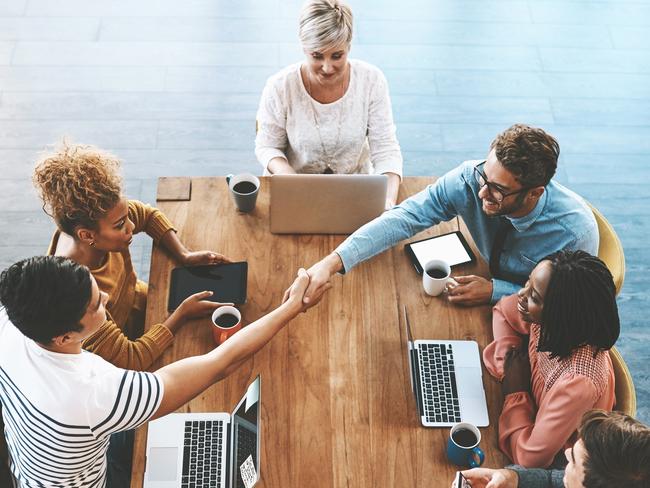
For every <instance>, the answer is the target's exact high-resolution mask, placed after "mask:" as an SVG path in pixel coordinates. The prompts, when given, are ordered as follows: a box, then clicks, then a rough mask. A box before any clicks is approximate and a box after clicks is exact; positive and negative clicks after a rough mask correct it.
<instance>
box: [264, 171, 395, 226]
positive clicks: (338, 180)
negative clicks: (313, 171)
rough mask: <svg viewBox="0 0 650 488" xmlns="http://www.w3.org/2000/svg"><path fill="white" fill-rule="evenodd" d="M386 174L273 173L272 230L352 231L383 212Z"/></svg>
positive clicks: (386, 181) (386, 182) (386, 183)
mask: <svg viewBox="0 0 650 488" xmlns="http://www.w3.org/2000/svg"><path fill="white" fill-rule="evenodd" d="M387 185H388V177H387V176H385V175H356V174H355V175H273V176H272V177H271V226H270V227H271V232H272V233H274V234H351V233H352V232H354V231H355V230H357V229H358V228H359V227H361V226H362V225H363V224H365V223H366V222H370V221H371V220H372V219H374V218H375V217H377V216H379V215H381V213H382V212H383V211H384V208H385V206H386V190H387Z"/></svg>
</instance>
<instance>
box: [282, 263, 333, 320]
mask: <svg viewBox="0 0 650 488" xmlns="http://www.w3.org/2000/svg"><path fill="white" fill-rule="evenodd" d="M321 262H322V261H321ZM319 264H320V263H317V264H316V265H314V266H312V267H311V268H310V269H309V270H308V271H306V270H305V269H304V268H300V269H299V270H298V276H297V277H296V279H295V280H294V282H293V283H292V284H291V286H290V287H289V288H287V290H286V291H285V292H284V296H283V297H282V304H283V305H284V306H287V307H289V308H290V309H291V310H292V311H293V312H294V313H295V314H298V313H300V312H306V311H307V310H308V309H310V308H311V307H313V306H314V305H316V304H317V303H318V302H320V300H321V298H323V295H324V294H325V292H326V291H327V290H329V289H330V288H331V287H332V284H331V283H330V280H329V278H330V277H329V276H327V277H325V276H324V275H323V274H322V273H320V274H317V273H316V272H315V271H314V268H315V267H317V266H318V265H319Z"/></svg>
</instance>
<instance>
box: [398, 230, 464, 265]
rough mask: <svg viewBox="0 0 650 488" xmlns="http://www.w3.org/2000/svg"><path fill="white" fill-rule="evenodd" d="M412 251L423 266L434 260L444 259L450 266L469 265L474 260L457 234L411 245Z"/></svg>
mask: <svg viewBox="0 0 650 488" xmlns="http://www.w3.org/2000/svg"><path fill="white" fill-rule="evenodd" d="M411 250H412V251H413V253H414V254H415V257H416V258H417V260H418V261H419V262H420V265H421V266H424V265H425V264H426V263H427V261H431V260H432V259H443V260H445V261H447V262H448V263H449V265H450V266H454V265H456V264H462V263H468V262H470V261H471V260H472V257H471V256H470V255H469V254H468V252H467V250H466V249H465V246H464V245H463V243H462V242H461V241H460V238H459V237H458V234H457V233H456V232H453V233H451V234H445V235H443V236H439V237H434V238H433V239H426V240H424V241H419V242H415V243H413V244H411Z"/></svg>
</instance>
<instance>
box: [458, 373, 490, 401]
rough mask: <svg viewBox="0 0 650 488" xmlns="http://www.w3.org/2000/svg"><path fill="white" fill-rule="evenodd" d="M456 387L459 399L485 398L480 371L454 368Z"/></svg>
mask: <svg viewBox="0 0 650 488" xmlns="http://www.w3.org/2000/svg"><path fill="white" fill-rule="evenodd" d="M456 386H457V387H458V395H459V396H461V397H465V398H471V397H485V393H484V392H483V379H482V378H481V372H480V370H478V371H477V370H476V369H474V368H456Z"/></svg>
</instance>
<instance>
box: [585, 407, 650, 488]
mask: <svg viewBox="0 0 650 488" xmlns="http://www.w3.org/2000/svg"><path fill="white" fill-rule="evenodd" d="M578 436H579V437H580V439H582V442H583V443H584V446H585V451H586V459H585V462H584V470H585V479H584V482H583V485H584V486H587V487H589V488H612V487H614V486H620V487H625V488H647V487H648V486H650V428H648V427H647V426H646V425H643V424H642V423H641V422H639V421H638V420H635V419H633V418H632V417H630V416H628V415H625V414H623V413H621V412H605V411H603V410H592V411H590V412H587V413H586V414H585V415H584V416H583V417H582V425H581V426H580V429H579V431H578Z"/></svg>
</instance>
